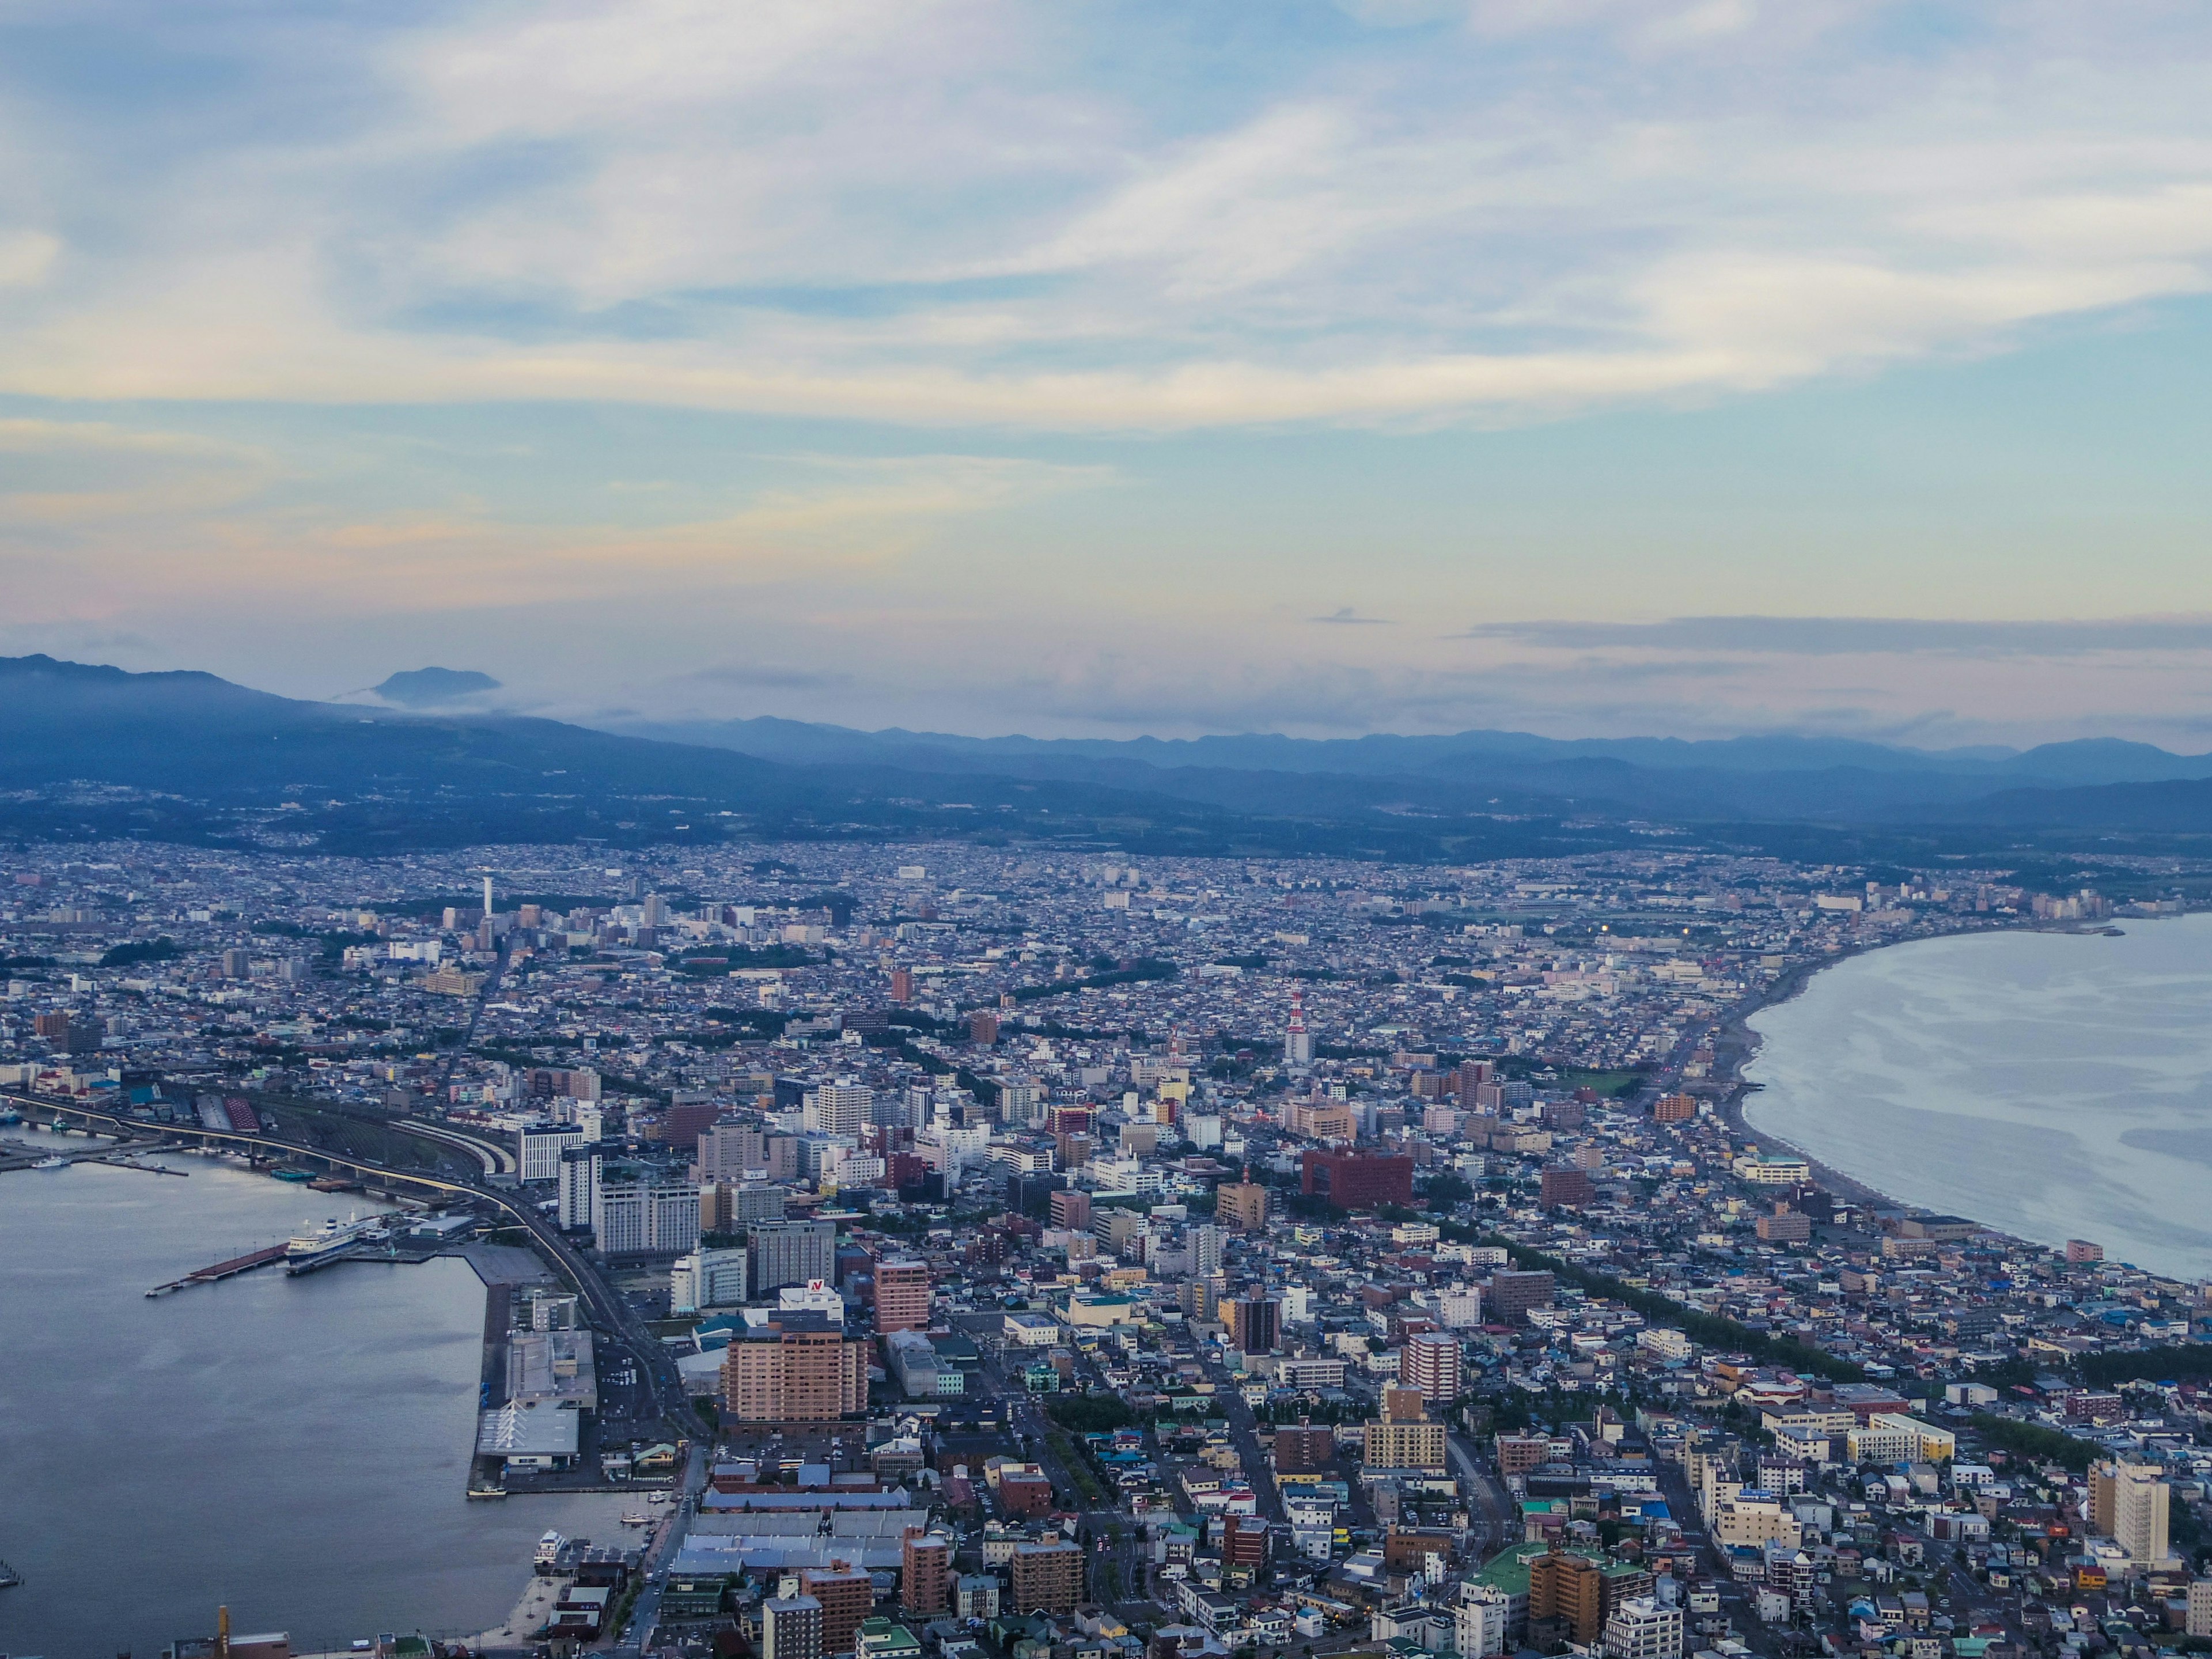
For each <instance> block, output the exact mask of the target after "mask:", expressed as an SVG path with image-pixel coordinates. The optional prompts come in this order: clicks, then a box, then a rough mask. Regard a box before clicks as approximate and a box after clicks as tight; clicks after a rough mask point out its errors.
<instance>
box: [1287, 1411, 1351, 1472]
mask: <svg viewBox="0 0 2212 1659" xmlns="http://www.w3.org/2000/svg"><path fill="white" fill-rule="evenodd" d="M1274 1455H1275V1472H1276V1473H1277V1474H1313V1473H1314V1472H1316V1470H1319V1469H1325V1468H1328V1466H1329V1463H1330V1462H1331V1461H1333V1460H1334V1458H1335V1456H1336V1431H1335V1430H1334V1429H1333V1428H1331V1427H1330V1426H1329V1425H1328V1424H1326V1423H1324V1424H1322V1425H1321V1426H1320V1427H1319V1428H1316V1427H1314V1426H1313V1425H1311V1424H1309V1423H1301V1424H1299V1425H1297V1426H1296V1427H1295V1428H1279V1429H1277V1430H1276V1431H1275V1453H1274Z"/></svg>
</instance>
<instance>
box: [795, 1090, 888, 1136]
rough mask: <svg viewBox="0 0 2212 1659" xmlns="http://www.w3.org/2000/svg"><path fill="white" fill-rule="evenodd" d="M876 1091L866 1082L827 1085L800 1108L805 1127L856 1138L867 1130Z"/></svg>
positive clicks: (824, 1132) (814, 1091) (809, 1096)
mask: <svg viewBox="0 0 2212 1659" xmlns="http://www.w3.org/2000/svg"><path fill="white" fill-rule="evenodd" d="M875 1098H876V1091H874V1090H873V1089H871V1088H870V1087H868V1085H866V1084H865V1083H852V1082H845V1083H825V1084H823V1085H822V1086H821V1087H820V1088H818V1089H816V1090H813V1091H811V1092H809V1093H808V1095H807V1096H806V1098H805V1102H804V1103H802V1104H801V1106H800V1108H799V1122H800V1124H801V1126H802V1127H805V1128H808V1129H811V1130H814V1131H817V1133H822V1134H825V1135H857V1134H859V1133H860V1131H861V1130H862V1129H863V1128H865V1127H867V1124H868V1116H869V1109H870V1108H871V1107H872V1105H873V1104H874V1103H875Z"/></svg>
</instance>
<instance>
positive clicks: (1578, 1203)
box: [1536, 1170, 1597, 1210]
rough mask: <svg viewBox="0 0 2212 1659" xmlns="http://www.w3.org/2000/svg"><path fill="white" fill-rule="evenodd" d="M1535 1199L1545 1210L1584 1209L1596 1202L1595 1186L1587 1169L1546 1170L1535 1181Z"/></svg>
mask: <svg viewBox="0 0 2212 1659" xmlns="http://www.w3.org/2000/svg"><path fill="white" fill-rule="evenodd" d="M1536 1201H1537V1202H1538V1203H1540V1204H1541V1205H1542V1206H1544V1207H1545V1208H1546V1209H1547V1210H1549V1209H1561V1208H1563V1209H1570V1210H1586V1209H1588V1208H1589V1206H1591V1205H1593V1204H1595V1203H1596V1202H1597V1188H1596V1187H1595V1185H1593V1184H1592V1182H1591V1181H1590V1178H1589V1171H1588V1170H1545V1171H1544V1172H1543V1174H1542V1176H1541V1177H1540V1178H1539V1180H1538V1182H1537V1197H1536Z"/></svg>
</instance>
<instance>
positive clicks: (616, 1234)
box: [592, 1164, 699, 1255]
mask: <svg viewBox="0 0 2212 1659" xmlns="http://www.w3.org/2000/svg"><path fill="white" fill-rule="evenodd" d="M698 1243H699V1189H698V1188H696V1187H695V1186H693V1185H692V1184H691V1183H690V1181H688V1180H686V1179H684V1177H682V1176H673V1175H670V1174H667V1173H665V1172H662V1171H659V1170H646V1169H643V1168H641V1167H640V1166H638V1165H636V1164H601V1166H600V1170H599V1197H598V1198H597V1200H595V1201H594V1204H593V1207H592V1244H593V1247H594V1248H595V1249H598V1251H599V1254H600V1255H680V1254H682V1253H683V1252H684V1251H686V1250H690V1249H696V1248H697V1247H698Z"/></svg>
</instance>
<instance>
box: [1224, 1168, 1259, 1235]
mask: <svg viewBox="0 0 2212 1659" xmlns="http://www.w3.org/2000/svg"><path fill="white" fill-rule="evenodd" d="M1213 1218H1214V1219H1215V1220H1216V1221H1218V1222H1219V1223H1220V1224H1221V1225H1223V1226H1225V1227H1241V1228H1243V1230H1244V1231H1246V1232H1248V1233H1256V1232H1259V1231H1262V1230H1263V1229H1264V1228H1265V1227H1266V1226H1267V1188H1265V1187H1262V1186H1260V1185H1258V1184H1257V1183H1256V1182H1249V1181H1239V1182H1229V1183H1225V1184H1224V1185H1222V1186H1221V1187H1219V1188H1216V1189H1215V1191H1214V1194H1213Z"/></svg>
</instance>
